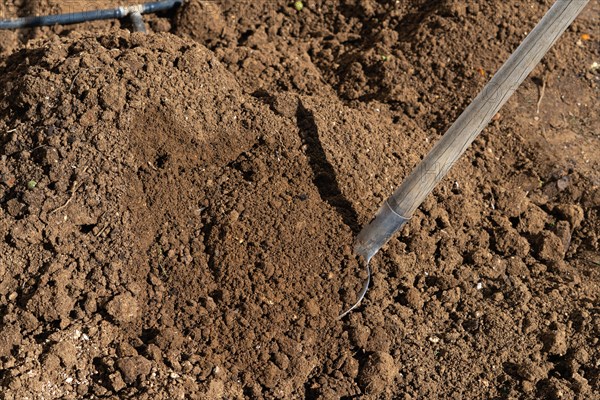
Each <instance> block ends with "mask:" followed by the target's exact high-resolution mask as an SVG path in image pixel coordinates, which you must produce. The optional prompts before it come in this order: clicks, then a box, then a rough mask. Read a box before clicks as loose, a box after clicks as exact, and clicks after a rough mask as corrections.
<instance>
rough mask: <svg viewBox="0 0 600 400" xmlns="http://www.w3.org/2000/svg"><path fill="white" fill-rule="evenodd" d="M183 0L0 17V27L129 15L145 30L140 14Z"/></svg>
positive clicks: (175, 5)
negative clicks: (72, 11) (53, 13)
mask: <svg viewBox="0 0 600 400" xmlns="http://www.w3.org/2000/svg"><path fill="white" fill-rule="evenodd" d="M182 3H183V0H165V1H155V2H151V3H144V4H138V5H135V6H122V7H118V8H113V9H108V10H92V11H82V12H76V13H69V14H56V15H41V16H31V17H23V18H14V19H0V29H20V28H32V27H36V26H49V25H68V24H79V23H81V22H87V21H98V20H103V19H122V18H126V17H129V18H130V19H131V21H132V23H133V26H134V29H135V30H136V31H140V32H145V31H146V27H145V26H144V21H143V20H142V16H141V14H151V13H156V12H160V11H168V10H171V9H174V8H176V7H179V6H180V5H181V4H182Z"/></svg>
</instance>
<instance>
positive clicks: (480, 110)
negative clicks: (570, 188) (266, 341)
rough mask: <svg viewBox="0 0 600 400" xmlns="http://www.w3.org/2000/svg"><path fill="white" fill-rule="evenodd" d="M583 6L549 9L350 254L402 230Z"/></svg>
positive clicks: (571, 2)
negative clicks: (394, 227)
mask: <svg viewBox="0 0 600 400" xmlns="http://www.w3.org/2000/svg"><path fill="white" fill-rule="evenodd" d="M588 1H589V0H557V1H556V2H555V3H554V5H553V6H552V8H550V10H549V11H548V12H547V13H546V15H545V16H544V17H543V18H542V20H541V21H540V22H539V23H538V24H537V26H536V27H535V28H534V29H533V30H532V31H531V32H530V33H529V35H527V37H526V38H525V39H524V40H523V42H522V43H521V45H520V46H519V47H518V48H517V49H516V50H515V51H514V53H513V54H512V55H511V56H510V57H509V59H508V60H507V61H506V62H505V63H504V65H502V67H501V68H500V69H499V70H498V72H497V73H496V74H495V75H494V76H493V78H492V79H491V80H490V81H489V82H488V84H487V85H486V86H485V87H484V88H483V90H482V91H481V92H480V93H479V95H478V96H477V97H476V98H475V99H474V100H473V101H472V102H471V104H470V105H469V106H468V107H467V108H466V109H465V110H464V111H463V113H462V114H461V115H460V116H459V117H458V119H457V120H456V121H455V122H454V124H452V126H451V127H450V128H449V129H448V131H447V132H446V133H445V134H444V136H442V138H441V139H440V140H439V141H438V142H437V143H436V144H435V145H434V146H433V148H432V149H431V150H430V151H429V153H428V154H427V156H425V158H424V159H423V160H422V161H421V163H420V164H419V165H417V167H416V168H415V169H414V170H413V171H412V172H411V174H410V175H409V176H408V177H407V178H406V179H405V180H404V181H403V182H402V184H401V185H400V186H399V187H398V188H397V189H396V191H395V192H394V193H393V194H392V195H391V196H390V197H389V198H388V199H387V201H386V203H385V204H384V205H383V206H382V207H381V209H380V211H379V212H378V216H381V217H385V216H386V215H387V216H389V218H390V221H382V220H381V218H380V217H378V216H376V218H375V219H374V220H373V221H371V223H370V224H369V225H367V226H366V227H365V228H363V230H362V231H361V232H360V233H359V235H358V237H357V242H356V249H355V251H356V252H357V253H358V254H360V255H363V256H365V257H368V258H370V256H372V255H373V254H375V253H376V252H377V251H378V250H379V248H381V246H383V245H384V244H385V243H386V242H387V241H388V240H389V239H390V237H391V236H392V235H393V234H394V233H395V232H396V231H397V230H398V229H400V228H401V227H402V225H403V224H404V222H405V221H406V219H408V218H410V217H411V216H412V214H413V213H414V211H415V210H416V209H417V208H418V207H419V205H420V204H421V203H422V202H423V200H425V198H426V197H427V196H428V195H429V194H430V193H431V191H432V190H433V188H434V187H435V185H436V184H437V183H438V182H439V181H440V180H441V179H442V178H444V176H445V175H446V174H447V173H448V170H450V168H451V167H452V166H453V165H454V164H455V163H456V161H457V160H458V159H459V158H460V156H461V155H462V154H463V153H464V152H465V150H466V149H467V147H469V145H470V144H471V143H472V142H473V140H475V138H476V137H477V135H479V133H480V132H481V131H482V130H483V128H484V127H485V126H486V125H487V124H488V123H489V122H490V120H491V119H492V117H493V116H494V115H495V114H496V113H497V112H498V111H499V110H500V108H501V107H502V106H503V105H504V103H506V101H507V100H508V99H509V98H510V96H511V95H512V94H513V93H514V91H515V90H516V89H517V88H518V87H519V85H520V84H521V83H522V82H523V80H524V79H525V78H526V77H527V75H529V73H530V72H531V71H532V70H533V68H534V67H535V66H536V65H537V64H538V63H539V62H540V60H541V59H542V57H543V56H544V54H546V52H547V51H548V49H550V47H551V46H552V45H553V44H554V42H556V40H557V39H558V38H559V37H560V35H561V34H562V33H563V32H564V31H565V30H566V29H567V27H568V26H569V25H570V24H571V22H573V20H574V19H575V18H576V17H577V15H579V13H580V12H581V11H582V10H583V8H584V7H585V6H586V4H587V3H588ZM390 210H391V211H393V213H392V212H390ZM398 216H400V217H401V218H398ZM378 218H379V219H380V220H379V221H377V219H378ZM394 220H395V221H398V223H396V222H394ZM393 224H397V227H396V229H390V226H391V225H393ZM382 226H386V227H388V229H385V231H386V232H385V233H384V232H382V231H381V229H380V228H381V227H382ZM390 231H391V233H390ZM377 246H378V247H377Z"/></svg>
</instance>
